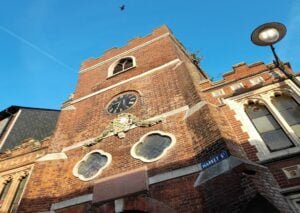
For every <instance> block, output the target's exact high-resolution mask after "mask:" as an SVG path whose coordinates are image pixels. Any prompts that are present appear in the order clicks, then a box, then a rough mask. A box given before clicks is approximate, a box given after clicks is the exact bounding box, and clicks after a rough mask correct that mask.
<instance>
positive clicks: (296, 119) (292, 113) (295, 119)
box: [280, 107, 300, 125]
mask: <svg viewBox="0 0 300 213" xmlns="http://www.w3.org/2000/svg"><path fill="white" fill-rule="evenodd" d="M299 108H300V107H295V108H292V109H288V110H285V111H281V112H280V114H281V115H282V117H284V119H285V120H286V122H287V123H288V124H289V125H293V124H298V123H300V109H299Z"/></svg>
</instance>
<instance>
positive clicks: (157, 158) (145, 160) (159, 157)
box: [130, 131, 176, 163]
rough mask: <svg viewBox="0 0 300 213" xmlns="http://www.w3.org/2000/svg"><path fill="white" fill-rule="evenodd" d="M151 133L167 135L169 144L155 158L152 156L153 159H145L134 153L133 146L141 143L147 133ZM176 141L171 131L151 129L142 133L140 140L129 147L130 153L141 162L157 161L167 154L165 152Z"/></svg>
mask: <svg viewBox="0 0 300 213" xmlns="http://www.w3.org/2000/svg"><path fill="white" fill-rule="evenodd" d="M152 134H159V135H161V136H167V137H170V138H171V144H170V145H169V146H168V147H167V148H165V149H164V151H163V152H162V153H161V154H160V155H159V156H157V157H156V158H153V159H146V158H144V157H143V156H139V155H137V154H136V153H135V148H136V146H137V145H138V144H140V143H143V142H144V140H145V138H146V137H147V136H148V135H152ZM175 143H176V138H175V136H174V135H173V134H171V133H166V132H162V131H151V132H148V133H146V134H145V135H143V136H142V137H141V138H140V140H139V141H138V142H136V143H135V144H134V145H133V146H132V147H131V149H130V154H131V156H132V157H133V158H135V159H138V160H141V161H143V162H146V163H150V162H154V161H157V160H159V159H161V158H162V157H163V156H165V155H166V154H167V152H168V151H169V149H171V148H172V147H173V146H174V145H175Z"/></svg>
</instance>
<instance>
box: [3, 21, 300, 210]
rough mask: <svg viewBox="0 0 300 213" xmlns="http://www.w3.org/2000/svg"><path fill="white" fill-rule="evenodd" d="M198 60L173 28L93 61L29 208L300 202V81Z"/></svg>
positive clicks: (40, 167)
mask: <svg viewBox="0 0 300 213" xmlns="http://www.w3.org/2000/svg"><path fill="white" fill-rule="evenodd" d="M196 62H197V60H196V59H195V58H193V57H191V55H190V54H189V53H188V52H187V51H186V50H185V48H184V47H183V46H182V44H181V43H180V42H179V41H178V40H177V39H176V38H175V37H174V35H173V34H172V32H171V31H170V30H169V29H168V28H167V27H166V26H162V27H160V28H158V29H156V30H154V31H153V32H152V33H151V34H150V35H148V36H146V37H138V38H135V39H133V40H131V41H129V42H128V44H127V45H126V46H124V47H122V48H113V49H110V50H108V51H106V52H105V53H104V55H103V56H101V57H99V58H97V59H89V60H87V61H85V62H84V63H82V65H81V68H80V72H79V79H78V84H77V87H76V89H75V92H74V94H73V95H72V96H71V98H70V99H69V100H67V101H66V102H65V103H64V104H63V106H62V109H61V112H60V116H59V118H58V121H57V124H56V128H55V131H54V133H53V134H52V136H51V137H50V138H48V139H47V140H48V141H47V147H46V148H45V150H46V151H45V153H44V154H43V156H40V157H36V159H35V160H34V167H33V169H31V170H30V171H28V172H27V173H26V174H28V175H29V176H28V175H27V176H28V177H29V178H27V184H26V187H25V190H24V194H23V195H22V199H21V203H20V204H19V205H18V210H17V211H18V212H293V211H294V212H296V211H297V209H300V206H299V203H300V185H299V184H300V157H299V153H300V138H299V137H300V109H299V108H300V107H299V103H300V97H299V95H300V91H299V88H298V87H297V86H296V85H295V84H294V83H293V82H292V81H291V80H289V79H287V78H286V76H285V75H284V73H283V72H282V71H281V70H280V69H278V68H276V67H275V66H274V65H273V64H269V65H266V64H264V63H261V62H259V63H255V64H251V65H247V64H245V63H240V64H237V65H235V66H233V70H232V71H231V72H228V73H226V74H225V75H224V79H223V80H221V81H219V82H211V81H210V80H209V78H208V76H207V75H206V73H205V72H204V71H203V70H202V69H201V68H200V67H199V66H198V65H197V63H196ZM285 69H286V70H287V71H288V72H291V73H292V70H291V67H290V65H289V64H288V63H287V64H285ZM1 165H2V164H1ZM0 175H1V174H0ZM1 177H2V176H1ZM2 191H3V190H2ZM3 194H4V195H3ZM2 195H3V197H5V193H3V192H2V193H1V196H2ZM20 197H21V196H20Z"/></svg>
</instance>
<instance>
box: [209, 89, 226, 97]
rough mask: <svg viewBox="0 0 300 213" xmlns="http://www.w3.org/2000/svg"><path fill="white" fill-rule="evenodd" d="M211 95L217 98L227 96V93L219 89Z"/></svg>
mask: <svg viewBox="0 0 300 213" xmlns="http://www.w3.org/2000/svg"><path fill="white" fill-rule="evenodd" d="M211 95H212V96H213V97H215V98H216V97H220V96H223V95H225V92H224V90H223V89H219V90H215V91H213V92H211Z"/></svg>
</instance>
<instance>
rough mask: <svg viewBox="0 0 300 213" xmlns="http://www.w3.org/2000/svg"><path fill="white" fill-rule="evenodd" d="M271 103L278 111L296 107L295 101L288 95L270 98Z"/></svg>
mask: <svg viewBox="0 0 300 213" xmlns="http://www.w3.org/2000/svg"><path fill="white" fill-rule="evenodd" d="M272 103H273V104H274V106H275V107H276V108H277V110H278V111H282V110H286V109H290V108H295V107H297V103H296V102H295V100H294V99H293V98H291V97H289V96H279V97H275V98H274V99H273V100H272Z"/></svg>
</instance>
